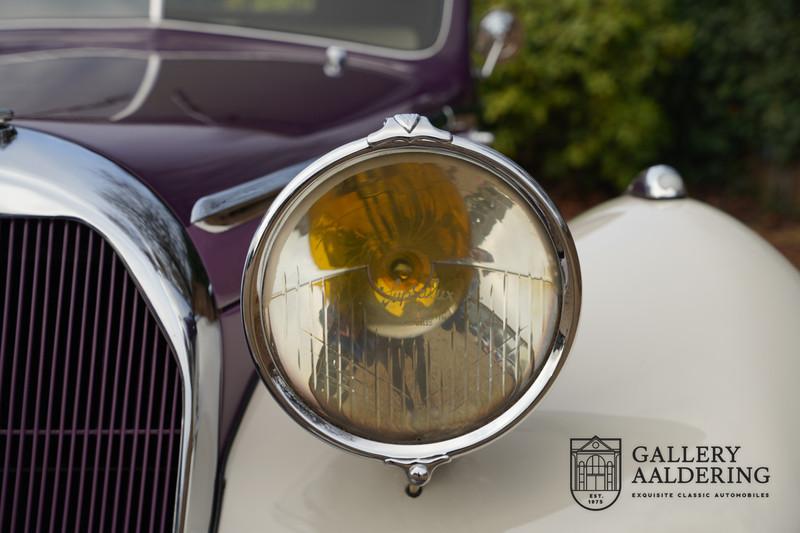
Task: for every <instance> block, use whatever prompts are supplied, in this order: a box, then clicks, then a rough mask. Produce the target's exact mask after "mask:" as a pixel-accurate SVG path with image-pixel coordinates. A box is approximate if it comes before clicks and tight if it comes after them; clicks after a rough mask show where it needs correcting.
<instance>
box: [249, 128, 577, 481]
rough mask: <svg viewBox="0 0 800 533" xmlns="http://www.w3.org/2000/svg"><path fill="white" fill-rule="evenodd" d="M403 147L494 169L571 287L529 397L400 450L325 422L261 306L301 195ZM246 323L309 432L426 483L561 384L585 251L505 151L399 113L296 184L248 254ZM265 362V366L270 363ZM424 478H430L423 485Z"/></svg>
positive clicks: (272, 383) (279, 395)
mask: <svg viewBox="0 0 800 533" xmlns="http://www.w3.org/2000/svg"><path fill="white" fill-rule="evenodd" d="M398 149H401V150H404V151H408V150H418V151H425V152H432V153H441V154H443V155H445V156H448V157H460V158H463V159H465V160H468V161H470V162H472V163H475V164H477V165H479V166H482V167H484V168H486V169H487V170H488V171H490V172H492V173H494V174H495V175H496V176H497V177H498V178H500V179H502V180H503V181H504V182H505V183H506V184H507V185H509V186H510V187H512V188H513V189H514V190H515V191H516V192H517V193H519V194H520V195H521V196H522V197H523V198H524V199H525V200H526V201H527V203H528V206H529V207H530V209H531V210H532V211H534V212H535V213H536V214H537V215H538V216H539V217H540V220H541V221H542V223H543V224H544V226H545V229H546V230H547V233H548V235H549V237H550V240H551V243H552V245H553V251H554V253H555V254H556V256H557V258H558V265H559V268H560V276H561V279H562V283H563V287H562V293H561V295H560V297H559V310H560V312H559V316H558V319H557V320H556V324H557V330H556V332H555V334H554V336H553V339H552V340H551V343H550V346H549V347H548V349H547V360H546V362H545V363H544V366H543V367H542V369H541V370H540V372H539V374H538V376H537V377H536V379H535V380H534V382H533V383H532V384H531V385H530V387H529V388H528V390H527V391H525V392H524V394H523V395H522V397H521V398H520V399H519V400H517V401H516V402H515V403H514V404H512V405H511V406H509V408H508V409H507V410H506V411H505V412H504V413H502V414H501V415H499V416H498V417H496V418H495V419H493V420H491V421H490V422H489V423H487V424H486V425H485V426H482V427H479V428H478V429H475V430H473V431H471V432H469V433H466V434H463V435H460V436H457V437H453V438H450V439H447V440H443V441H438V442H432V443H425V444H394V443H391V442H380V441H375V440H370V439H367V438H364V437H360V436H358V435H354V434H351V433H347V432H345V431H344V430H342V429H340V428H339V427H337V426H335V425H333V424H332V423H330V422H328V421H327V420H325V419H323V418H322V417H320V416H319V415H318V414H317V413H316V412H314V410H313V409H311V408H310V407H309V406H308V405H307V404H306V403H305V402H304V401H303V400H302V398H301V397H300V396H299V395H298V394H297V393H296V392H295V391H294V390H292V388H291V387H290V386H289V384H288V383H287V382H286V380H285V379H284V378H283V375H282V371H281V370H280V366H279V364H278V362H277V361H278V358H277V348H276V347H275V346H274V345H273V344H271V343H270V342H269V340H268V337H267V335H266V334H265V330H264V328H265V325H264V321H263V319H262V313H263V310H264V309H265V307H264V304H263V302H261V301H260V298H261V294H262V291H261V290H260V284H261V283H262V282H263V274H264V270H265V268H266V257H268V256H269V253H270V249H271V247H272V245H273V244H274V237H275V232H276V229H277V228H278V227H280V224H281V222H282V220H281V219H282V217H283V215H284V212H285V211H286V210H287V209H289V208H290V206H291V200H292V199H294V198H295V197H296V195H298V194H301V193H302V192H303V191H305V190H306V189H308V187H310V186H312V185H311V184H313V183H315V182H317V181H318V180H324V179H325V178H327V177H330V176H331V175H333V174H335V173H337V172H339V171H341V170H342V169H344V168H347V167H349V166H350V165H352V164H354V163H355V162H358V161H361V160H364V159H366V158H371V157H380V155H381V154H383V153H392V152H393V151H396V150H398ZM241 303H242V305H241V310H242V320H243V323H244V329H245V337H246V339H247V344H248V347H249V349H250V352H251V355H252V356H253V361H254V363H255V365H256V367H257V368H258V371H259V375H260V376H261V379H262V381H264V383H265V384H266V386H267V389H268V390H269V391H270V393H271V394H272V396H273V397H274V398H275V399H276V400H277V401H278V403H279V404H280V405H281V407H282V408H283V409H284V410H285V411H286V412H287V413H288V414H289V415H290V416H291V417H292V418H293V419H294V420H295V421H296V422H297V423H298V424H299V425H300V426H301V427H303V428H305V429H307V430H308V431H310V432H311V433H313V434H314V435H316V436H317V437H319V438H320V439H322V440H324V441H326V442H328V443H330V444H333V445H334V446H337V447H339V448H342V449H345V450H347V451H350V452H353V453H356V454H359V455H363V456H366V457H372V458H376V459H380V460H383V461H385V462H389V463H392V464H397V465H400V466H404V467H407V468H408V470H407V473H408V476H409V482H410V484H412V485H420V486H421V485H423V484H424V483H427V480H428V479H430V473H431V472H432V470H433V469H434V468H435V467H436V466H437V465H439V464H442V463H443V462H447V460H449V459H451V458H453V457H456V456H458V455H461V454H464V453H467V452H470V451H472V450H475V449H477V448H479V447H481V446H483V445H485V444H487V443H489V442H491V441H492V440H493V439H495V438H497V437H499V436H500V435H502V434H503V433H505V432H506V431H508V430H510V429H511V428H512V427H514V426H515V425H516V424H518V423H519V422H520V421H522V419H523V418H524V417H525V415H527V414H528V413H529V412H530V411H531V409H533V407H534V406H535V405H536V404H537V403H538V402H539V400H541V398H542V397H543V396H544V394H545V392H547V390H548V389H549V387H550V386H551V385H552V383H553V382H554V380H555V378H556V377H557V375H558V373H559V371H560V370H561V368H562V366H563V365H564V362H565V360H566V356H567V353H568V352H569V348H570V346H571V344H572V341H573V339H574V337H575V331H576V328H577V326H578V318H579V315H580V305H581V273H580V265H579V261H578V253H577V251H576V249H575V243H574V242H573V239H572V235H571V233H570V231H569V228H568V227H567V224H566V222H565V221H564V219H563V217H562V216H561V214H560V213H559V211H558V209H557V208H556V206H555V204H554V203H553V202H552V200H550V198H549V197H548V196H547V194H546V193H545V192H544V190H543V189H542V188H541V186H540V185H539V184H538V183H536V182H535V181H534V180H533V178H531V177H530V176H529V175H528V173H527V172H525V171H524V170H523V169H522V168H521V167H520V166H519V165H517V164H516V163H514V162H513V161H512V160H510V159H508V158H507V157H505V156H503V155H502V154H500V153H499V152H496V151H494V150H492V149H491V148H488V147H486V146H483V145H480V144H476V143H474V142H471V141H469V140H467V139H464V138H461V137H456V136H452V135H451V134H450V133H449V132H446V131H443V130H439V129H437V128H434V127H433V126H432V125H431V123H430V122H429V121H428V119H427V118H425V117H418V116H416V115H395V116H394V117H391V118H388V119H386V121H385V123H384V126H383V128H382V129H380V130H378V131H377V132H375V133H373V134H371V135H369V136H367V137H366V138H362V139H359V140H356V141H353V142H351V143H348V144H345V145H343V146H340V147H338V148H336V149H334V150H332V151H331V152H328V153H327V154H325V155H323V156H322V157H320V158H319V159H317V160H316V161H314V162H313V163H312V164H310V165H309V166H308V167H306V169H305V170H303V171H302V172H301V173H300V174H298V176H297V177H296V178H294V179H293V180H292V181H291V183H289V184H288V185H287V186H286V187H285V188H284V189H283V191H281V193H280V194H279V195H278V197H277V198H276V199H275V200H274V201H273V202H272V205H271V206H270V208H269V211H267V214H266V215H265V216H264V218H263V220H262V221H261V224H260V226H259V228H258V230H257V231H256V232H255V234H254V236H253V240H252V242H251V244H250V249H249V250H248V254H247V259H246V260H245V267H244V276H243V278H242V294H241ZM262 362H263V364H262ZM418 465H421V466H422V467H424V470H425V472H424V476H422V477H421V478H420V480H418V481H415V480H414V475H415V474H414V473H413V472H412V467H414V466H418ZM422 478H424V479H422Z"/></svg>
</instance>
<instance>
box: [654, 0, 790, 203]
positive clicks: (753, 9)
mask: <svg viewBox="0 0 800 533" xmlns="http://www.w3.org/2000/svg"><path fill="white" fill-rule="evenodd" d="M677 1H678V7H679V9H678V13H679V16H680V17H682V19H683V20H686V21H688V22H690V23H691V24H692V25H693V26H695V27H696V28H697V31H696V34H695V42H694V46H693V48H692V51H691V53H690V54H689V55H688V56H687V58H686V59H685V60H684V61H683V62H682V63H681V65H680V67H679V68H678V69H676V72H675V75H674V79H673V82H672V84H671V85H672V86H673V88H674V92H673V93H672V95H671V96H670V97H669V98H667V100H666V102H665V105H666V108H667V109H668V110H669V112H670V116H671V117H672V120H673V123H674V128H675V130H676V131H679V132H680V133H681V135H676V136H675V140H674V144H673V145H672V147H671V154H670V158H671V159H672V160H674V161H675V162H676V163H677V164H679V165H681V166H682V167H683V168H685V169H686V173H688V174H695V175H698V176H703V178H704V180H705V181H707V182H711V183H712V184H721V183H725V184H727V185H728V187H730V181H731V180H732V179H736V178H737V177H739V179H738V180H737V181H739V182H741V181H742V180H741V177H743V176H747V175H749V174H751V173H752V172H753V170H754V169H753V166H754V165H753V162H754V161H755V162H756V165H755V166H761V165H764V164H766V165H777V166H784V165H787V164H788V163H791V162H793V161H798V160H800V4H798V3H797V1H796V0H758V1H753V0H749V1H748V0H725V1H715V2H696V1H694V0H677ZM668 96H669V95H668ZM745 181H746V180H745ZM739 185H741V183H739ZM745 185H747V184H745ZM750 186H751V188H752V183H751V184H750Z"/></svg>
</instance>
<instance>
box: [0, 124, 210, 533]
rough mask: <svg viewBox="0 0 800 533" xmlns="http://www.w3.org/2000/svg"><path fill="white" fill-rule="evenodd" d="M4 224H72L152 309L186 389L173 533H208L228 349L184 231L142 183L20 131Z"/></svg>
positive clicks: (1, 174) (3, 160)
mask: <svg viewBox="0 0 800 533" xmlns="http://www.w3.org/2000/svg"><path fill="white" fill-rule="evenodd" d="M0 215H11V216H15V215H20V216H40V217H68V218H74V219H77V220H80V221H82V222H84V223H86V224H88V225H89V226H91V227H92V228H94V229H95V230H96V231H98V232H99V233H100V234H102V235H103V237H105V239H106V240H107V241H108V242H109V243H110V244H111V246H112V247H113V248H114V250H115V251H116V252H117V254H118V255H119V257H120V258H121V259H122V260H123V261H124V263H125V264H126V266H127V267H128V270H129V272H130V274H131V276H132V277H133V278H134V280H135V281H136V284H137V285H138V286H139V288H140V289H141V291H142V293H143V294H144V296H145V298H146V299H147V301H148V302H149V304H150V305H151V307H152V309H153V312H154V314H155V316H156V318H157V320H158V321H159V323H160V324H161V326H162V328H163V330H164V333H165V334H166V336H167V338H168V339H169V342H170V344H171V346H172V348H173V349H174V350H175V354H176V355H177V359H178V364H179V366H180V371H181V374H182V378H183V383H184V398H183V406H184V410H183V423H182V430H181V453H180V464H181V468H180V470H179V472H178V484H177V491H178V493H177V495H176V504H175V520H174V524H175V526H174V530H175V531H208V530H209V527H210V525H211V513H212V509H213V507H214V505H213V504H214V490H215V485H216V476H217V460H218V454H217V447H218V431H219V391H220V364H221V357H222V344H221V334H220V327H219V324H218V321H217V316H216V308H215V305H214V300H213V297H212V294H211V287H210V285H209V281H208V276H207V275H206V273H205V271H204V269H203V266H202V262H201V261H200V259H199V257H198V256H197V253H196V251H195V249H194V247H193V245H192V243H191V241H190V240H189V237H188V235H187V234H186V232H185V230H184V228H183V227H182V226H181V224H180V223H179V222H178V221H177V220H176V219H175V217H174V216H173V215H172V213H171V212H170V211H169V209H168V208H167V207H166V206H164V205H163V204H162V203H161V202H160V201H159V200H158V198H157V197H156V196H155V195H154V194H153V193H152V192H151V191H150V190H149V189H148V188H147V187H145V186H144V185H143V184H142V183H141V182H139V181H138V180H137V179H136V178H134V177H133V176H131V175H130V174H128V173H127V172H125V171H124V170H123V169H121V168H120V167H118V166H116V165H115V164H113V163H111V162H110V161H108V160H107V159H105V158H103V157H101V156H99V155H97V154H95V153H93V152H90V151H89V150H86V149H84V148H82V147H80V146H78V145H75V144H73V143H71V142H68V141H65V140H62V139H59V138H57V137H53V136H51V135H47V134H43V133H39V132H35V131H32V130H28V129H25V128H19V134H18V136H17V138H16V139H15V141H14V142H13V143H11V144H9V145H8V146H6V147H5V148H4V149H3V150H2V151H0Z"/></svg>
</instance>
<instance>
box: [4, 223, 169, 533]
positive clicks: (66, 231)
mask: <svg viewBox="0 0 800 533" xmlns="http://www.w3.org/2000/svg"><path fill="white" fill-rule="evenodd" d="M0 268H2V269H4V270H2V271H0V299H2V301H0V311H2V315H0V464H1V465H2V472H0V482H1V483H2V484H0V531H2V532H7V531H8V532H16V531H26V532H27V531H120V530H125V531H153V530H155V529H156V528H161V529H162V530H170V529H172V524H173V519H174V505H175V495H176V490H177V479H178V468H179V460H178V459H179V455H180V451H179V448H180V444H181V438H180V436H181V424H182V397H183V396H182V390H183V383H182V380H181V375H180V370H179V367H178V364H177V361H176V358H175V355H174V353H173V351H172V349H171V348H170V345H169V342H168V341H167V338H166V337H165V336H164V333H163V331H162V330H161V327H160V325H159V323H158V321H157V319H156V318H155V316H154V315H153V313H152V311H151V310H150V308H149V307H148V304H147V302H146V301H145V299H144V297H143V295H142V294H141V293H140V291H139V289H138V287H137V286H136V284H135V282H134V281H133V278H132V277H131V276H130V274H129V272H128V271H127V269H126V267H125V265H124V263H123V262H122V260H121V259H120V258H119V257H118V256H117V254H116V252H115V251H114V250H113V248H112V247H111V246H110V245H109V243H108V242H107V241H106V240H105V239H104V238H103V237H102V236H100V235H99V234H98V233H96V232H95V231H94V230H93V229H92V228H90V227H88V226H86V225H84V224H83V223H81V222H77V221H73V220H65V219H46V218H3V217H0Z"/></svg>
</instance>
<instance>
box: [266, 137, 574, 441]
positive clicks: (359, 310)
mask: <svg viewBox="0 0 800 533" xmlns="http://www.w3.org/2000/svg"><path fill="white" fill-rule="evenodd" d="M287 206H288V207H287V208H286V209H283V210H282V214H280V215H279V217H278V219H277V220H278V222H277V225H276V226H275V228H276V229H275V230H274V232H273V238H272V240H271V243H270V245H269V250H268V253H266V254H265V257H264V258H263V261H264V268H263V270H262V272H263V273H264V274H263V279H262V282H261V283H260V284H259V288H258V290H259V291H260V292H261V294H260V298H258V301H259V302H260V305H261V309H260V315H261V317H262V319H263V320H264V322H265V324H264V326H265V327H264V328H263V329H264V331H265V332H266V333H265V335H266V337H267V338H266V339H265V340H266V343H267V344H268V345H270V346H272V347H273V351H274V354H273V358H274V359H277V360H276V361H275V362H276V363H277V366H278V367H279V369H280V372H281V374H282V376H283V379H284V380H285V381H286V382H287V384H288V385H289V386H290V387H291V388H292V389H293V390H294V391H295V392H296V394H298V396H299V397H300V398H301V399H302V400H303V402H305V403H306V404H307V405H308V406H309V407H310V408H311V409H313V410H314V411H315V412H317V413H318V414H319V415H320V416H322V417H323V418H325V419H326V420H328V421H329V422H330V423H332V424H334V425H336V426H338V427H340V428H342V429H343V430H345V431H347V432H349V433H352V434H355V435H359V436H361V437H364V438H368V439H371V440H376V441H381V442H392V443H398V444H417V443H429V442H437V441H441V440H445V439H448V438H452V437H455V436H458V435H462V434H464V433H467V432H469V431H471V430H474V429H476V428H478V427H481V426H483V425H485V424H486V423H487V422H489V421H490V420H492V419H494V418H495V417H496V416H498V415H499V414H501V413H502V412H503V411H505V410H506V409H507V408H508V406H509V405H511V404H512V403H513V402H515V401H516V400H518V399H519V398H520V396H521V395H522V394H523V393H524V392H525V390H526V389H527V388H528V387H529V386H530V385H531V383H532V382H533V380H534V379H535V377H536V375H537V373H538V371H539V370H540V369H541V366H542V364H543V363H544V361H545V359H546V357H547V354H548V353H549V349H550V343H551V342H552V340H553V338H554V336H555V335H554V328H555V327H556V324H557V322H558V318H559V317H558V312H559V311H558V310H559V303H560V302H559V295H560V294H561V280H560V278H559V269H558V265H557V263H556V258H555V253H554V251H553V246H552V244H551V241H550V239H549V238H548V236H547V232H546V231H545V228H544V227H543V225H542V222H541V221H540V219H539V217H538V216H537V214H536V212H535V211H534V210H533V209H532V208H531V207H530V206H529V205H528V204H527V203H526V202H525V201H524V200H523V198H522V197H521V196H520V195H519V194H518V193H517V192H516V191H515V190H514V189H513V188H512V187H510V186H509V185H507V184H506V183H505V182H504V181H503V180H501V179H500V178H498V177H497V176H496V175H494V174H493V173H491V172H490V171H488V170H486V169H485V168H483V167H482V166H479V165H478V164H477V163H474V162H471V161H469V160H467V159H462V158H460V157H456V156H454V155H452V154H444V153H435V152H432V151H430V150H428V151H419V150H411V149H406V150H403V149H396V150H393V151H391V152H390V153H388V154H387V153H385V152H384V153H381V154H380V155H379V156H373V157H369V158H366V159H361V160H359V161H358V162H355V163H351V164H349V165H348V166H347V167H345V168H343V169H339V170H338V171H336V172H335V173H332V174H331V173H329V175H327V176H324V177H322V178H321V179H317V180H315V181H314V182H312V183H311V184H310V185H309V186H307V187H306V188H305V189H304V190H302V191H301V193H299V194H297V195H296V197H295V198H293V199H292V200H290V201H289V202H288V203H287ZM257 357H258V356H257Z"/></svg>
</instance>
